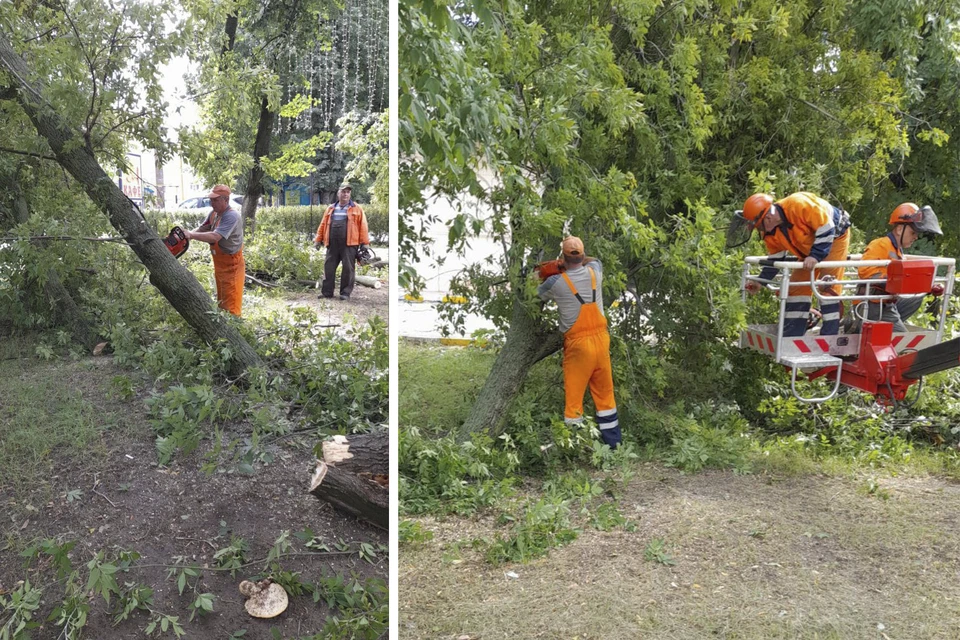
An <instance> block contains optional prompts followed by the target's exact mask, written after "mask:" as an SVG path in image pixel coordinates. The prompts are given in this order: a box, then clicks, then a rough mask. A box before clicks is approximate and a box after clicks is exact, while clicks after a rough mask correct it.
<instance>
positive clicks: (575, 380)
mask: <svg viewBox="0 0 960 640" xmlns="http://www.w3.org/2000/svg"><path fill="white" fill-rule="evenodd" d="M561 249H562V251H563V266H564V270H563V271H562V273H559V274H556V275H551V276H549V277H548V278H547V279H546V280H544V281H543V283H542V284H541V285H540V287H539V289H538V290H537V293H538V295H539V296H540V298H542V299H543V300H553V301H555V302H556V303H557V308H558V309H559V310H560V331H562V332H563V391H564V396H565V406H564V409H563V418H564V421H566V423H567V424H578V423H580V422H583V394H584V392H585V391H586V390H587V386H588V385H589V387H590V395H591V396H593V404H594V406H595V407H596V409H597V425H598V426H599V427H600V437H601V438H603V441H604V442H605V443H606V444H608V445H609V446H610V447H611V448H613V449H616V448H617V446H618V445H619V444H620V441H621V434H620V421H619V418H618V416H617V402H616V400H615V399H614V396H613V370H612V368H611V366H610V334H609V333H608V332H607V319H606V318H605V317H604V315H603V297H602V294H603V292H602V290H601V284H602V282H603V266H602V265H601V264H600V261H599V260H597V259H595V258H588V257H586V255H585V254H584V250H583V242H582V241H581V240H580V238H577V237H575V236H570V237H568V238H566V239H565V240H564V241H563V243H562V244H561ZM581 292H583V293H581Z"/></svg>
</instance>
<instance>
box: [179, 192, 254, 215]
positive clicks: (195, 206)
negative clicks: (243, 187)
mask: <svg viewBox="0 0 960 640" xmlns="http://www.w3.org/2000/svg"><path fill="white" fill-rule="evenodd" d="M242 205H243V196H242V195H240V194H238V193H231V194H230V207H231V208H233V209H236V211H237V212H238V213H239V211H240V207H241V206H242ZM177 209H190V210H191V211H193V212H196V213H203V214H204V215H206V214H208V213H210V212H211V211H213V207H211V206H210V198H208V197H207V196H194V197H193V198H187V199H186V200H184V201H183V202H181V203H180V204H178V205H177Z"/></svg>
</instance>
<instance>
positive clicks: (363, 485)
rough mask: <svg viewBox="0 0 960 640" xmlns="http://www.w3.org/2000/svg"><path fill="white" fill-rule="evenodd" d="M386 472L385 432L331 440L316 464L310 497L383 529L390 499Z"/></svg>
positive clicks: (388, 450) (324, 446) (388, 443)
mask: <svg viewBox="0 0 960 640" xmlns="http://www.w3.org/2000/svg"><path fill="white" fill-rule="evenodd" d="M389 468H390V436H389V434H388V433H387V432H386V431H377V432H375V433H368V434H361V435H351V436H334V438H333V439H332V440H328V441H327V442H324V443H323V460H321V461H317V470H316V471H315V472H314V474H313V478H312V479H311V481H310V493H312V494H313V495H314V496H316V497H317V498H318V499H320V500H324V501H325V502H329V503H330V504H332V505H333V506H335V507H337V508H338V509H341V510H343V511H346V512H347V513H350V514H352V515H354V516H356V517H357V518H360V519H361V520H365V521H367V522H369V523H371V524H374V525H376V526H378V527H380V528H382V529H386V528H387V527H388V525H389V517H390V496H389V491H388V490H387V488H386V487H385V486H384V485H385V483H386V480H387V474H388V473H389Z"/></svg>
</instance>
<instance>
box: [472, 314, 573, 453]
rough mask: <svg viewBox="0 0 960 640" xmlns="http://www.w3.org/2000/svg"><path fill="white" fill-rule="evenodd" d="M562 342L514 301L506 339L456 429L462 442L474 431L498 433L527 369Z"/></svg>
mask: <svg viewBox="0 0 960 640" xmlns="http://www.w3.org/2000/svg"><path fill="white" fill-rule="evenodd" d="M562 343H563V336H562V335H561V334H560V332H559V331H549V332H548V331H544V329H543V324H542V322H541V321H540V320H539V319H538V318H535V317H534V316H533V315H531V314H530V311H529V310H528V309H526V308H525V307H524V306H523V303H522V302H521V301H520V300H518V299H514V301H513V315H512V317H511V321H510V329H509V330H508V331H507V340H506V342H504V344H503V347H501V349H500V353H498V354H497V359H496V360H495V361H494V363H493V369H491V370H490V374H489V375H488V376H487V381H486V382H485V383H484V384H483V388H482V389H481V390H480V394H479V395H478V396H477V399H476V400H475V401H474V403H473V407H472V408H471V409H470V415H468V416H467V419H466V421H465V422H464V423H463V424H462V425H461V426H460V430H459V433H458V438H459V439H460V440H466V439H467V438H469V437H470V434H471V433H473V432H475V431H486V432H487V433H490V434H493V435H496V434H498V433H499V431H500V429H501V427H502V426H503V421H504V419H505V418H506V417H507V409H509V408H510V405H511V404H512V403H513V400H514V399H515V398H516V397H517V394H519V393H520V388H521V386H523V382H524V380H526V378H527V373H529V371H530V367H532V366H533V365H534V364H536V363H537V362H539V361H540V360H543V359H544V358H546V357H547V356H549V355H551V354H553V353H555V352H556V351H557V350H558V349H560V346H561V345H562ZM558 379H559V375H558Z"/></svg>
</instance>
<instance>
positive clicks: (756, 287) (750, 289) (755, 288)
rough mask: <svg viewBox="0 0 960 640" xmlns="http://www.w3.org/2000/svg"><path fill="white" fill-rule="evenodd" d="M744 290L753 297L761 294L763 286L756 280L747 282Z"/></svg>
mask: <svg viewBox="0 0 960 640" xmlns="http://www.w3.org/2000/svg"><path fill="white" fill-rule="evenodd" d="M743 288H744V289H745V290H746V291H747V293H749V294H750V295H753V294H755V293H759V291H760V289H763V286H761V284H760V283H759V282H757V281H756V280H747V283H746V284H745V285H743Z"/></svg>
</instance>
